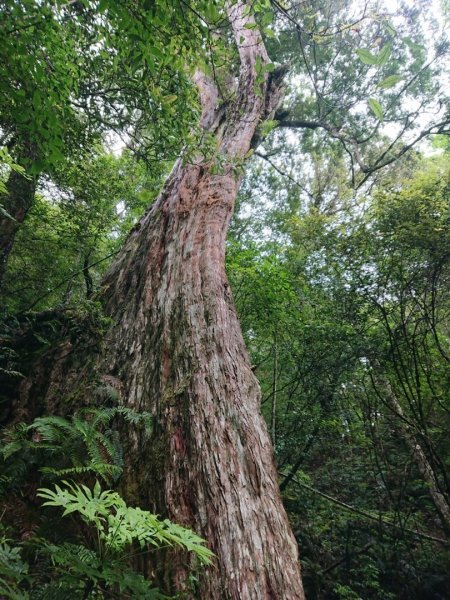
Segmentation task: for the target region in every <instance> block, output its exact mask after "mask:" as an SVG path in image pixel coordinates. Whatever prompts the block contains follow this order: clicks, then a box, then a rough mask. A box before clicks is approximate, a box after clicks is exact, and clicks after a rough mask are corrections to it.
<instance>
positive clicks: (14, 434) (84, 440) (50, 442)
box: [0, 407, 152, 483]
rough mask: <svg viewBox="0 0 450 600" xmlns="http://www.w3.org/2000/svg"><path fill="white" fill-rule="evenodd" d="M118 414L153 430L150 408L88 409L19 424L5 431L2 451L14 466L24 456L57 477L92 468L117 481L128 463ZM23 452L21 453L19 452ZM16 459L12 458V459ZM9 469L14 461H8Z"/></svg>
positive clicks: (105, 479) (5, 458) (101, 474)
mask: <svg viewBox="0 0 450 600" xmlns="http://www.w3.org/2000/svg"><path fill="white" fill-rule="evenodd" d="M114 419H123V420H124V421H126V422H128V423H130V424H132V425H133V426H135V427H140V426H142V427H143V428H144V431H146V432H147V433H148V432H150V431H151V426H152V417H151V415H150V414H149V413H145V412H144V413H137V412H136V411H133V410H132V409H129V408H126V407H114V408H102V409H86V410H83V411H80V412H79V413H76V414H75V415H73V416H72V418H71V419H70V420H69V419H65V418H63V417H60V416H55V415H53V416H48V417H39V418H37V419H35V420H34V421H33V423H32V424H31V425H25V424H23V423H21V424H19V425H16V426H15V427H14V428H12V429H10V430H9V431H7V432H6V433H5V435H4V440H5V441H4V444H3V446H2V447H1V448H0V456H2V457H3V459H4V460H5V461H7V462H8V461H9V463H10V465H9V466H11V471H12V472H14V470H15V468H16V466H17V465H18V463H19V462H21V461H22V467H21V469H20V470H21V471H22V470H23V461H25V463H27V462H28V464H29V465H30V466H31V465H34V464H37V465H39V466H40V470H41V472H42V473H44V474H46V475H53V476H56V477H65V476H67V475H83V474H88V473H92V474H94V475H95V476H97V477H101V478H102V479H103V480H104V481H105V482H107V483H111V482H113V481H117V479H118V478H119V477H120V475H121V472H122V468H123V451H122V446H121V444H120V440H119V435H118V432H117V431H116V430H115V429H113V428H111V423H112V421H113V420H114ZM19 454H20V457H17V458H16V457H15V455H19ZM11 460H12V462H11ZM5 469H6V470H8V464H6V465H5Z"/></svg>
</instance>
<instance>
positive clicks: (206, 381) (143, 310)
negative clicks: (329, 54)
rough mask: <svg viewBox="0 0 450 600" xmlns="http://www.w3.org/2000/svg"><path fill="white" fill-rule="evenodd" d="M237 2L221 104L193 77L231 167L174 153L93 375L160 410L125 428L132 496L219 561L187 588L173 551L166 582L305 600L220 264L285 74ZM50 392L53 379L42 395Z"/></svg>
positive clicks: (127, 255)
mask: <svg viewBox="0 0 450 600" xmlns="http://www.w3.org/2000/svg"><path fill="white" fill-rule="evenodd" d="M244 9H245V7H244V4H243V3H241V2H238V3H237V4H235V5H234V6H233V7H231V8H230V11H229V12H230V22H231V23H232V27H233V30H234V34H235V38H236V40H237V44H238V46H239V54H240V59H241V71H240V76H239V83H238V87H237V93H236V100H235V102H234V103H232V104H230V105H228V108H224V107H222V106H220V99H219V94H218V90H217V88H216V86H215V85H214V83H213V82H212V81H210V80H209V79H208V78H207V77H206V76H204V75H203V74H201V73H197V75H196V82H197V85H198V87H199V90H200V96H201V100H202V106H203V113H202V126H203V127H204V128H205V129H206V130H208V131H209V132H211V133H213V134H214V135H215V136H216V138H217V142H218V147H219V151H220V153H221V157H222V163H225V166H223V167H222V170H221V172H220V173H219V174H217V173H214V169H213V167H214V164H213V163H212V162H211V161H209V162H207V161H205V160H202V158H201V157H199V159H198V164H195V165H193V164H184V163H183V160H182V159H179V160H178V162H177V163H176V164H175V166H174V168H173V171H172V173H171V175H170V177H169V178H168V181H167V182H166V185H165V187H164V189H163V191H162V193H161V195H160V197H159V198H158V200H157V201H156V202H155V204H154V205H153V206H152V207H151V208H150V210H149V211H148V212H147V214H146V215H145V216H144V217H143V218H142V219H141V221H140V223H139V225H138V226H137V227H135V229H134V230H133V231H132V233H131V234H130V236H129V238H128V240H127V242H126V244H125V246H124V248H123V250H122V251H121V253H120V255H119V256H118V258H117V260H116V261H115V262H114V264H113V265H112V267H111V269H110V271H109V272H108V273H107V275H106V276H105V279H104V282H103V283H104V287H103V292H102V299H103V303H104V307H105V310H106V313H107V314H108V315H109V316H110V317H111V318H112V320H113V325H112V327H111V330H110V332H109V334H108V335H107V337H106V339H105V341H104V344H103V351H102V353H101V356H100V358H99V361H98V365H97V371H98V372H99V373H100V374H101V377H102V378H103V380H104V381H107V382H108V385H113V386H114V387H116V389H117V391H118V393H119V395H120V401H121V402H122V403H123V404H125V405H127V406H129V407H132V408H134V409H136V410H138V411H142V410H145V411H150V412H151V413H152V414H153V418H154V429H153V433H152V437H151V439H150V440H144V439H142V438H141V437H140V436H139V434H137V433H136V432H133V431H129V432H128V447H127V456H126V465H125V472H124V478H123V490H124V492H125V494H126V496H127V498H128V499H129V500H131V501H136V502H138V503H139V504H140V505H141V506H142V507H144V508H150V509H152V510H154V511H156V512H158V513H160V514H161V513H162V514H164V515H167V516H168V517H170V518H171V519H173V520H175V521H176V522H178V523H181V524H184V525H188V526H190V527H192V528H193V529H195V531H196V532H198V533H199V534H200V535H202V536H203V537H205V538H206V540H207V541H208V544H209V546H210V547H211V549H212V550H213V551H214V553H215V554H216V556H217V560H216V561H215V565H214V566H213V567H211V568H209V569H207V571H206V572H204V571H203V572H202V573H200V575H199V583H198V587H197V589H196V590H195V592H192V591H191V590H189V588H188V586H187V584H186V576H187V574H188V572H189V568H190V567H189V564H188V563H187V562H186V561H187V559H186V556H180V555H178V556H177V555H173V554H172V555H171V556H170V562H169V561H167V562H166V563H165V564H164V565H163V567H161V565H160V568H159V570H160V571H163V573H162V574H160V577H159V580H160V582H161V581H162V582H163V583H164V584H165V590H166V591H170V592H174V591H185V592H186V594H187V595H186V596H184V597H190V598H195V599H196V600H227V599H229V600H231V599H233V600H259V599H261V600H266V599H267V600H268V599H279V600H294V599H295V600H301V599H303V598H304V596H303V590H302V584H301V579H300V572H299V563H298V556H297V547H296V542H295V540H294V538H293V535H292V533H291V530H290V527H289V524H288V521H287V517H286V514H285V511H284V508H283V505H282V503H281V498H280V494H279V490H278V483H277V474H276V470H275V467H274V462H273V455H272V447H271V443H270V439H269V435H268V431H267V428H266V425H265V423H264V421H263V419H262V417H261V414H260V390H259V386H258V382H257V381H256V379H255V377H254V375H253V373H252V371H251V369H250V362H249V358H248V355H247V352H246V349H245V345H244V341H243V338H242V334H241V330H240V326H239V322H238V319H237V316H236V311H235V308H234V304H233V299H232V296H231V292H230V289H229V285H228V282H227V278H226V274H225V269H224V262H225V260H224V259H225V238H226V233H227V228H228V223H229V221H230V218H231V215H232V212H233V206H234V202H235V198H236V194H237V190H238V187H239V183H240V175H239V172H240V170H237V169H236V163H237V162H239V161H241V160H242V159H243V158H244V156H245V155H246V154H247V153H248V151H249V149H250V147H251V144H252V142H254V139H255V136H256V135H257V132H256V130H257V126H258V124H259V123H260V122H261V120H264V119H266V118H270V116H271V115H272V114H273V112H274V110H275V109H276V107H277V105H278V102H279V99H280V95H281V81H280V79H281V77H280V73H279V72H275V74H272V76H271V78H270V79H269V77H268V75H267V74H266V75H265V76H264V80H263V83H261V84H258V87H257V86H256V77H257V73H256V68H255V63H256V58H257V57H259V58H260V59H261V62H262V64H263V65H264V64H266V63H267V62H268V58H267V55H266V51H265V48H264V45H263V44H262V41H261V38H260V35H259V33H258V32H257V30H253V29H248V28H246V27H245V25H247V24H249V23H251V22H252V19H251V17H249V16H245V10H244ZM55 374H56V378H57V379H58V380H59V381H61V379H62V376H61V373H60V372H59V373H58V372H56V371H55ZM65 377H66V379H68V378H67V375H65ZM69 380H70V381H72V379H70V378H69ZM58 393H59V392H58ZM58 393H56V394H55V390H54V388H53V390H52V387H51V386H50V388H49V391H48V393H47V401H50V396H51V395H52V394H53V396H55V397H56V396H57V395H58ZM150 568H153V567H150Z"/></svg>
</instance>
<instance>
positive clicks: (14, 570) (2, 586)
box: [0, 537, 29, 600]
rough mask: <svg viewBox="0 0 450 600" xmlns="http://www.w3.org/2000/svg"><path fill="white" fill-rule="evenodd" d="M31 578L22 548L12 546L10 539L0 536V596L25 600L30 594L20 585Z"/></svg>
mask: <svg viewBox="0 0 450 600" xmlns="http://www.w3.org/2000/svg"><path fill="white" fill-rule="evenodd" d="M27 580H29V577H28V564H27V563H25V562H24V561H23V560H22V556H21V548H20V547H19V546H11V545H10V540H8V539H7V538H5V537H1V538H0V598H8V599H11V600H25V599H27V598H28V594H26V593H25V592H23V591H22V590H21V589H20V587H19V585H20V584H21V583H23V582H24V581H27Z"/></svg>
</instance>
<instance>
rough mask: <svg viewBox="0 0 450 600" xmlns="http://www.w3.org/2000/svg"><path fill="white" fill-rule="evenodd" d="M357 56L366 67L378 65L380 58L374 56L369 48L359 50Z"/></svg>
mask: <svg viewBox="0 0 450 600" xmlns="http://www.w3.org/2000/svg"><path fill="white" fill-rule="evenodd" d="M356 54H357V55H358V56H359V59H360V60H361V61H362V62H363V63H364V64H365V65H377V64H378V57H377V56H375V55H373V54H372V52H370V50H368V49H367V48H359V49H358V50H357V51H356Z"/></svg>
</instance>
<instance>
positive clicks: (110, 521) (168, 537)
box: [38, 481, 213, 564]
mask: <svg viewBox="0 0 450 600" xmlns="http://www.w3.org/2000/svg"><path fill="white" fill-rule="evenodd" d="M62 483H63V484H64V487H60V486H59V485H55V489H54V490H50V489H46V488H41V489H40V490H39V491H38V496H39V497H40V498H43V499H44V500H46V502H44V504H43V506H54V507H58V508H61V509H64V512H63V515H62V516H63V517H65V516H67V515H69V514H71V513H75V512H76V513H77V514H79V515H80V517H81V518H82V519H83V520H84V521H85V522H86V523H88V524H89V525H90V526H93V527H94V528H95V529H96V530H97V532H98V534H99V544H100V549H99V552H100V554H101V555H103V556H104V555H105V554H107V553H108V552H112V553H121V552H124V551H125V550H126V549H127V548H128V547H129V546H130V545H132V544H133V542H137V543H138V545H139V547H140V548H141V549H143V548H145V547H146V546H147V545H149V544H150V545H153V546H156V547H158V548H161V547H164V546H172V545H178V546H181V547H183V548H184V549H186V550H188V551H190V552H194V553H195V554H196V556H197V557H198V558H199V560H200V561H201V562H202V563H204V564H211V559H212V556H213V554H212V552H211V551H210V550H208V548H206V546H205V545H204V542H203V540H202V539H201V538H199V537H198V536H196V535H195V534H194V533H192V531H190V530H188V529H185V528H184V527H180V526H179V525H176V524H174V523H171V522H170V521H169V520H168V519H165V520H164V521H161V520H159V519H158V517H156V516H155V515H153V514H151V513H149V512H148V511H145V510H141V509H140V508H132V507H129V506H127V505H126V504H125V502H124V500H123V499H122V498H121V497H120V496H119V494H117V493H116V492H113V491H111V490H104V491H102V490H101V487H100V484H99V483H98V482H96V484H95V486H94V488H93V490H91V489H89V488H88V487H87V486H85V485H81V486H80V485H78V484H71V483H69V482H67V481H63V482H62Z"/></svg>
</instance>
